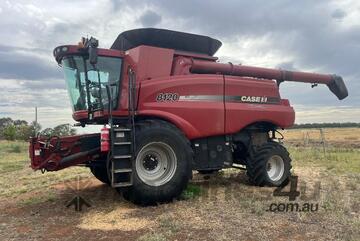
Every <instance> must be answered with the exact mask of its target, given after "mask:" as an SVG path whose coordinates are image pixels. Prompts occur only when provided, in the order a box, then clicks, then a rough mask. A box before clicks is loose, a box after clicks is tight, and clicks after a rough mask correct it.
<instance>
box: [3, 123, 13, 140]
mask: <svg viewBox="0 0 360 241" xmlns="http://www.w3.org/2000/svg"><path fill="white" fill-rule="evenodd" d="M2 134H3V136H4V138H5V140H8V141H13V140H15V138H16V127H15V126H14V125H7V126H5V127H4V129H3V131H2Z"/></svg>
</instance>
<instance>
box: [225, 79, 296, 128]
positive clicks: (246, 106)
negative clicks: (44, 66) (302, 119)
mask: <svg viewBox="0 0 360 241" xmlns="http://www.w3.org/2000/svg"><path fill="white" fill-rule="evenodd" d="M239 95H240V96H267V97H268V98H269V97H274V98H278V99H280V95H279V90H278V86H277V85H276V83H275V82H274V81H271V80H254V79H249V78H241V77H236V76H225V96H239ZM225 109H226V126H225V132H226V133H227V134H230V133H235V132H238V131H240V130H241V129H242V128H244V127H246V126H248V125H250V124H253V123H255V122H269V123H273V124H275V125H276V126H279V127H281V128H286V127H289V126H291V125H293V124H294V121H295V112H294V110H293V108H292V107H290V106H289V105H288V102H287V101H285V102H281V101H280V102H279V103H276V104H264V103H260V104H258V103H238V102H231V101H226V102H225Z"/></svg>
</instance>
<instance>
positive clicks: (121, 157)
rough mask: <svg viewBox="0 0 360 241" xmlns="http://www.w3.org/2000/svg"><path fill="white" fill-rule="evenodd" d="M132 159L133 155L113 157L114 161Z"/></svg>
mask: <svg viewBox="0 0 360 241" xmlns="http://www.w3.org/2000/svg"><path fill="white" fill-rule="evenodd" d="M131 157H132V156H131V155H116V156H113V159H128V158H131Z"/></svg>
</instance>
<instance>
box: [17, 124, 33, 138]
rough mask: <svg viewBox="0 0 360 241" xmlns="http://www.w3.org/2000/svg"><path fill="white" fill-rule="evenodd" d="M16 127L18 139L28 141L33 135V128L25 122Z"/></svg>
mask: <svg viewBox="0 0 360 241" xmlns="http://www.w3.org/2000/svg"><path fill="white" fill-rule="evenodd" d="M15 128H16V136H15V138H16V139H17V140H23V141H27V140H29V138H30V137H31V136H32V135H33V133H32V129H31V127H30V126H28V125H24V124H23V125H18V126H15Z"/></svg>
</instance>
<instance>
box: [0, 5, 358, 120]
mask: <svg viewBox="0 0 360 241" xmlns="http://www.w3.org/2000/svg"><path fill="white" fill-rule="evenodd" d="M0 19H1V21H0V39H1V41H0V118H1V117H7V116H9V117H11V118H13V119H25V120H27V121H31V120H33V119H34V107H35V106H38V118H39V122H40V123H41V124H42V126H43V127H54V126H56V125H58V124H62V123H74V121H73V119H72V117H71V114H72V110H71V106H70V102H69V98H68V95H67V91H66V87H65V82H64V80H63V74H62V72H61V69H60V67H58V66H57V64H56V62H55V60H54V58H53V56H52V50H53V49H54V48H55V47H56V46H59V45H63V44H76V43H77V42H78V41H79V40H80V38H81V37H82V36H89V37H90V36H94V37H96V38H97V39H99V41H100V47H102V48H109V47H110V46H111V44H112V43H113V41H114V40H115V38H116V37H117V35H118V34H119V33H121V32H123V31H126V30H129V29H134V28H142V27H156V28H166V29H172V30H178V31H183V32H191V33H197V34H203V35H208V36H211V37H213V38H217V39H219V40H221V41H222V43H223V45H222V47H221V48H220V50H219V51H218V52H217V53H216V56H217V57H219V60H220V61H221V62H229V61H230V62H232V63H235V64H244V65H254V66H260V67H274V68H281V69H287V70H301V71H310V72H319V73H328V74H337V75H341V76H342V77H343V78H344V80H345V83H346V85H347V88H348V90H349V97H347V98H346V99H344V100H342V101H339V100H338V99H337V98H336V96H334V95H333V94H332V93H331V92H330V91H329V90H328V88H327V87H326V86H321V85H319V86H318V87H316V88H311V86H310V85H309V84H303V83H291V82H287V83H282V84H281V86H280V93H281V96H282V98H287V99H289V100H290V103H291V104H292V105H293V106H294V108H295V110H296V122H297V123H313V122H348V121H351V122H360V96H359V94H360V1H356V0H341V1H329V0H326V1H323V0H318V1H310V0H303V1H292V0H288V1H286V0H282V1H280V0H272V1H266V0H262V1H260V0H252V1H241V0H227V1H218V0H207V1H203V0H182V1H170V0H153V1H145V0H96V1H95V0H94V1H91V0H86V1H85V0H62V1H45V0H37V1H35V0H34V1H22V0H17V1H4V0H0Z"/></svg>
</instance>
